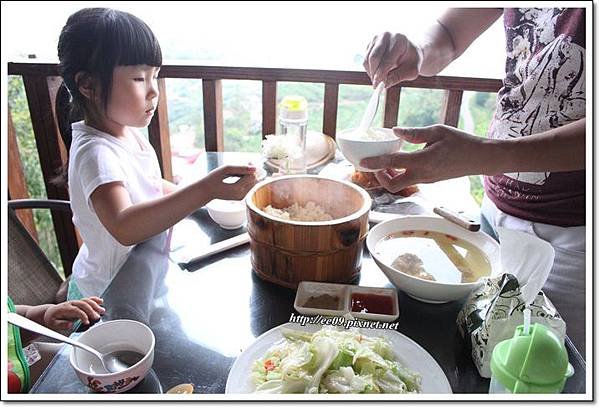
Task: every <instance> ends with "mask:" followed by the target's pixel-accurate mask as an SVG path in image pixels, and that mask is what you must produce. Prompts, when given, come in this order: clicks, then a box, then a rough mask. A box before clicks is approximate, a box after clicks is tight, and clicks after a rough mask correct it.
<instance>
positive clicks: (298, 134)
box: [279, 95, 308, 174]
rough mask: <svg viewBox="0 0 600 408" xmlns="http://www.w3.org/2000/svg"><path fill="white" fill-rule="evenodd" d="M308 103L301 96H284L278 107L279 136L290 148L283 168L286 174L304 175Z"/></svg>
mask: <svg viewBox="0 0 600 408" xmlns="http://www.w3.org/2000/svg"><path fill="white" fill-rule="evenodd" d="M307 107H308V102H307V101H306V99H304V98H303V97H301V96H292V95H290V96H286V97H285V98H283V101H281V104H280V106H279V134H280V135H283V136H285V137H286V138H287V139H288V146H289V147H290V149H289V150H290V151H289V156H288V159H287V160H286V161H285V168H283V169H281V170H282V171H283V172H285V173H287V174H304V173H306V155H305V151H306V128H307V126H308V110H307Z"/></svg>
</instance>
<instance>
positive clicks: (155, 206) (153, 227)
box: [90, 166, 256, 245]
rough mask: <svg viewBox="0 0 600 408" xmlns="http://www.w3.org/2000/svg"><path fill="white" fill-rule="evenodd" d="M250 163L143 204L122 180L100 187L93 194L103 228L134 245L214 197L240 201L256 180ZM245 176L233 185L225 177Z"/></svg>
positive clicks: (223, 169) (216, 172)
mask: <svg viewBox="0 0 600 408" xmlns="http://www.w3.org/2000/svg"><path fill="white" fill-rule="evenodd" d="M254 171H255V169H254V168H253V167H250V166H223V167H220V168H218V169H216V170H213V171H212V172H210V173H209V174H208V175H207V176H206V177H205V178H203V179H202V180H200V181H197V182H196V183H194V184H190V185H189V186H186V187H183V188H179V189H176V190H175V191H173V192H172V193H171V194H167V195H164V196H163V197H160V198H156V199H154V200H150V201H146V202H143V203H138V204H133V203H132V202H131V198H130V196H129V193H128V192H127V190H126V189H125V187H124V186H123V184H122V183H121V182H112V183H108V184H103V185H101V186H99V187H98V188H97V189H96V190H94V192H93V193H92V194H91V196H90V199H91V201H92V205H93V206H94V210H95V211H96V214H97V215H98V218H99V219H100V222H101V223H102V225H104V227H105V228H106V229H107V230H108V232H110V233H111V234H112V236H113V237H115V239H116V240H117V241H119V243H121V245H135V244H138V243H140V242H142V241H145V240H146V239H148V238H151V237H152V236H154V235H156V234H159V233H161V232H163V231H165V230H166V229H168V228H170V227H172V226H173V225H175V224H176V223H177V222H179V221H180V220H182V219H183V218H185V217H186V216H188V215H189V214H190V213H192V212H193V211H195V210H196V209H198V208H199V207H202V206H204V205H205V204H206V203H208V202H209V201H211V200H212V199H214V198H221V199H225V200H241V199H242V198H244V196H245V195H246V193H247V192H248V191H249V190H250V188H252V186H253V185H254V184H255V183H256V178H255V177H254ZM231 176H242V178H241V179H240V180H238V181H237V182H236V183H233V184H227V183H224V182H223V180H224V179H226V178H228V177H231Z"/></svg>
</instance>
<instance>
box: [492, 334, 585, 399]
mask: <svg viewBox="0 0 600 408" xmlns="http://www.w3.org/2000/svg"><path fill="white" fill-rule="evenodd" d="M525 326H528V327H527V328H528V330H526V329H525ZM490 368H491V371H492V378H491V380H490V388H489V393H490V394H533V393H543V394H558V393H560V392H562V390H563V388H564V386H565V381H566V379H567V378H568V377H570V376H572V375H573V367H572V366H571V364H569V358H568V356H567V349H566V348H565V345H564V342H562V341H560V339H559V338H558V336H557V335H556V334H554V332H553V331H552V330H550V329H549V328H547V327H546V326H544V325H542V324H539V323H535V324H533V325H531V326H529V325H528V324H526V325H522V326H518V327H517V328H516V329H515V334H514V336H513V337H512V338H511V339H507V340H504V341H502V342H500V343H498V344H497V345H496V347H494V351H493V352H492V360H491V364H490Z"/></svg>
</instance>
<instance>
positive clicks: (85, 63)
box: [56, 8, 162, 183]
mask: <svg viewBox="0 0 600 408" xmlns="http://www.w3.org/2000/svg"><path fill="white" fill-rule="evenodd" d="M58 60H59V64H58V72H59V74H60V76H61V77H62V78H63V81H64V82H63V85H62V86H61V88H60V89H59V92H58V93H57V95H56V113H57V118H58V124H59V129H60V133H61V137H62V139H63V142H64V143H65V146H66V147H67V149H69V148H70V146H71V138H72V135H71V123H73V122H75V121H77V120H81V119H83V118H84V117H86V116H88V117H89V116H91V115H92V114H93V113H94V112H95V111H98V110H101V111H104V112H106V109H107V105H108V100H109V98H110V90H111V87H112V77H113V70H114V69H115V67H117V66H120V65H149V66H153V67H160V66H161V65H162V52H161V49H160V45H159V44H158V40H157V39H156V37H155V36H154V34H153V33H152V30H150V27H148V26H147V25H146V23H144V22H143V21H142V20H140V19H139V18H138V17H136V16H134V15H132V14H130V13H127V12H124V11H118V10H113V9H109V8H85V9H82V10H79V11H77V12H76V13H74V14H72V15H71V16H70V17H69V18H68V20H67V23H66V24H65V26H64V27H63V29H62V31H61V33H60V37H59V40H58ZM78 73H81V75H80V76H79V77H77V78H76V75H77V74H78ZM82 80H91V81H94V83H95V85H96V86H95V89H97V90H98V91H99V92H100V95H99V97H100V101H101V106H94V105H93V103H91V102H90V101H89V100H87V99H86V98H85V97H84V96H83V95H82V94H81V92H79V83H78V82H80V81H82ZM62 173H63V174H61V176H59V177H58V179H59V180H58V182H59V183H61V182H62V183H66V180H67V178H66V170H65V169H63V171H62Z"/></svg>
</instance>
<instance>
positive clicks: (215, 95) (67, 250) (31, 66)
mask: <svg viewBox="0 0 600 408" xmlns="http://www.w3.org/2000/svg"><path fill="white" fill-rule="evenodd" d="M8 74H9V75H20V76H22V77H23V83H24V86H25V92H26V94H27V102H28V105H29V111H30V114H31V122H32V126H33V131H34V134H35V140H36V144H37V149H38V154H39V156H40V157H39V159H40V165H41V168H42V174H43V178H44V183H45V186H46V192H47V195H48V198H56V199H68V198H69V194H68V191H67V189H66V188H64V187H59V186H56V185H55V184H53V183H51V180H52V178H54V176H55V175H56V171H57V169H58V168H60V167H61V166H62V165H63V164H64V163H65V162H66V157H67V155H66V150H65V147H64V145H63V143H62V140H61V138H60V134H59V130H58V124H57V120H56V115H55V111H54V99H55V96H56V92H57V90H58V87H59V86H60V83H61V79H60V78H59V77H58V76H57V75H58V73H57V65H56V64H54V63H31V62H27V63H9V64H8ZM166 78H188V79H201V80H202V94H203V104H204V112H203V113H204V138H205V147H206V150H207V151H223V146H224V145H223V97H222V83H221V81H222V80H228V79H233V80H254V81H261V82H262V134H263V136H264V135H267V134H272V133H275V128H276V104H277V82H281V81H285V82H311V83H323V84H324V86H325V92H324V108H323V133H325V134H326V135H329V136H332V137H335V134H336V126H337V112H338V92H339V86H340V85H348V84H349V85H370V84H371V81H370V80H369V78H368V76H367V75H366V74H365V73H364V72H355V71H330V70H304V69H279V68H245V67H215V66H199V65H184V64H168V65H163V67H162V69H161V71H160V78H159V90H160V97H159V101H158V107H157V111H156V113H155V115H154V117H153V119H152V121H151V122H150V125H149V126H148V135H149V139H150V143H151V144H152V146H153V147H154V149H155V150H156V152H157V155H158V159H159V162H160V167H161V170H162V172H163V177H165V178H166V179H172V177H173V174H172V169H171V150H170V137H169V126H168V122H169V120H168V116H167V92H166V90H167V89H166V82H165V79H166ZM501 85H502V82H501V81H500V80H498V79H484V78H462V77H443V76H438V77H419V78H417V79H415V80H413V81H407V82H403V83H402V84H400V85H398V86H394V87H392V88H390V89H388V90H387V92H386V94H385V102H384V108H385V110H384V117H383V125H384V127H393V126H395V125H396V124H397V122H398V108H399V106H400V96H401V90H402V88H423V89H441V90H445V91H446V94H445V100H444V104H443V111H442V116H441V118H442V122H443V123H444V124H447V125H450V126H457V124H458V119H459V114H460V106H461V101H462V95H463V92H464V91H477V92H497V91H498V90H499V89H500V87H501ZM8 115H9V121H8V123H9V132H8V135H9V172H8V174H9V197H10V198H13V199H17V198H27V189H26V185H25V177H24V176H23V169H22V166H21V163H20V155H19V153H18V151H17V149H18V147H17V144H16V136H15V134H14V129H13V128H12V120H11V117H10V110H9V112H8ZM20 219H21V221H23V223H24V224H25V225H26V227H27V228H28V230H29V231H31V232H32V234H35V226H34V225H33V219H32V217H31V215H30V214H29V215H27V214H26V213H25V214H23V215H20ZM52 220H53V223H54V227H55V231H56V236H57V241H58V245H59V250H60V255H61V259H62V262H63V266H64V270H65V273H66V274H67V275H68V274H70V273H71V267H72V264H73V260H74V259H75V255H76V254H77V251H78V246H79V243H78V239H77V234H76V232H75V229H74V227H73V225H72V223H71V220H70V217H69V216H66V215H65V214H61V213H59V212H53V213H52Z"/></svg>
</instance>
